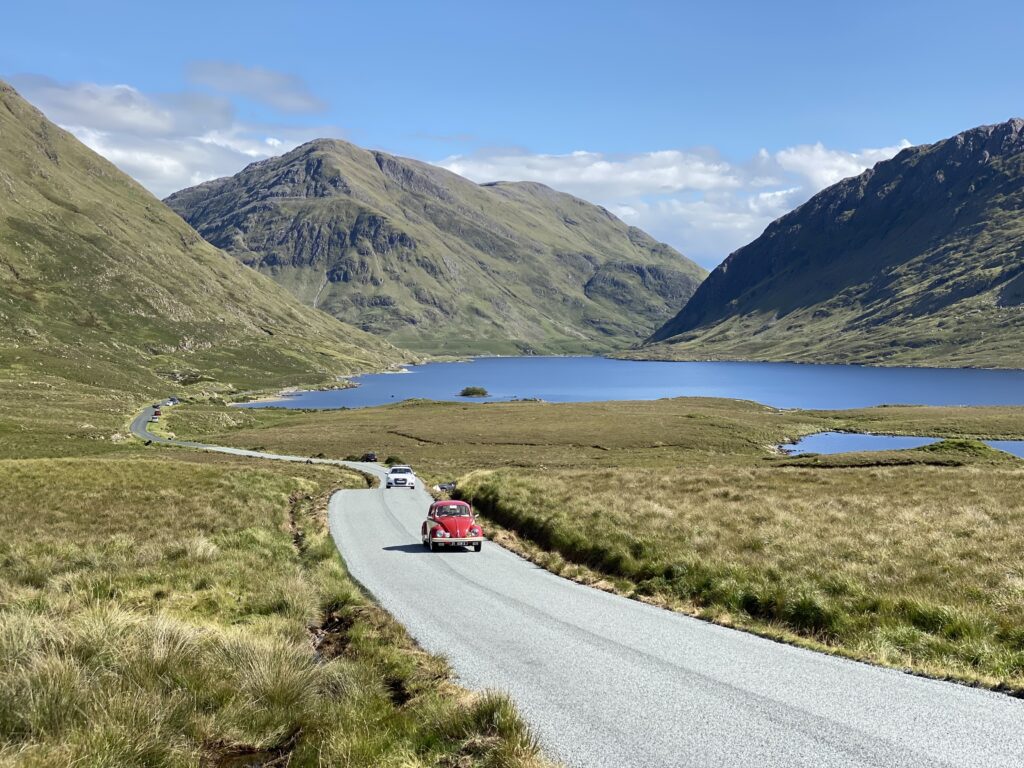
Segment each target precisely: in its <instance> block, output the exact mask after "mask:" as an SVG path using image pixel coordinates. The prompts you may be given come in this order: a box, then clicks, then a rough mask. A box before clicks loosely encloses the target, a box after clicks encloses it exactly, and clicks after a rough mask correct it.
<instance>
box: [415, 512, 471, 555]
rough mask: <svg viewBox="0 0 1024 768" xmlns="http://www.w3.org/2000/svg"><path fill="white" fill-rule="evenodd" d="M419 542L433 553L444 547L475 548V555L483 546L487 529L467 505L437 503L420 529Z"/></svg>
mask: <svg viewBox="0 0 1024 768" xmlns="http://www.w3.org/2000/svg"><path fill="white" fill-rule="evenodd" d="M420 541H421V542H422V543H423V546H424V547H427V548H428V549H430V551H431V552H434V551H436V550H438V549H440V548H441V547H472V548H473V551H474V552H479V551H480V548H481V547H482V546H483V542H484V529H483V528H481V527H480V524H479V523H478V522H477V521H476V518H475V517H474V516H473V508H472V507H471V506H469V504H467V503H466V502H464V501H435V502H434V503H433V504H431V505H430V508H429V509H428V510H427V519H426V520H424V521H423V525H422V526H420Z"/></svg>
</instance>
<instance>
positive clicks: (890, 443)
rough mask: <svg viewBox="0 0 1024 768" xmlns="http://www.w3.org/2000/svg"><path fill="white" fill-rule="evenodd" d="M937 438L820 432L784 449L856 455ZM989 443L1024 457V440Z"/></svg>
mask: <svg viewBox="0 0 1024 768" xmlns="http://www.w3.org/2000/svg"><path fill="white" fill-rule="evenodd" d="M939 439H940V438H937V437H908V436H906V435H865V434H859V433H852V432H818V433H817V434H814V435H808V436H807V437H805V438H803V439H802V440H799V441H798V442H796V443H793V444H791V445H783V446H780V448H782V449H783V450H784V451H786V453H788V454H790V455H791V456H802V455H804V454H807V453H824V454H828V453H854V452H857V451H899V450H905V449H908V448H920V447H921V446H924V445H930V444H931V443H936V442H938V441H939ZM985 444H986V445H988V446H990V447H992V448H997V449H999V450H1001V451H1006V452H1007V453H1012V454H1013V455H1014V456H1020V457H1021V458H1024V440H986V441H985Z"/></svg>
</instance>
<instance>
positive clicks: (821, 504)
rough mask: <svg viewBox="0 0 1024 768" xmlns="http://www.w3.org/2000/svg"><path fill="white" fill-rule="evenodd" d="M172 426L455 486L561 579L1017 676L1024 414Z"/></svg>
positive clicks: (851, 645)
mask: <svg viewBox="0 0 1024 768" xmlns="http://www.w3.org/2000/svg"><path fill="white" fill-rule="evenodd" d="M168 427H169V428H170V429H171V430H172V431H175V432H177V433H178V434H179V436H188V437H193V438H199V439H204V440H207V441H210V442H217V443H225V444H231V445H236V446H240V447H245V448H265V449H268V450H279V451H284V452H288V453H298V454H309V455H318V454H324V455H327V456H336V457H338V456H340V457H343V456H347V455H353V454H359V453H361V452H363V451H365V450H369V449H373V450H376V451H377V452H378V454H379V455H381V456H382V457H386V456H393V457H395V458H401V459H402V460H403V461H407V462H411V463H412V464H413V465H414V466H416V467H417V469H418V471H419V472H420V473H421V474H423V475H424V476H425V477H426V478H427V479H429V480H433V481H436V480H449V479H454V478H456V477H458V478H459V493H460V494H461V495H463V496H464V497H466V498H468V499H470V500H472V501H473V502H474V503H476V504H477V505H478V506H479V507H480V508H482V509H483V511H484V512H485V513H486V514H487V515H488V516H489V517H490V518H491V519H492V520H493V521H495V522H496V523H498V524H500V525H501V526H504V527H506V528H508V529H509V533H508V534H503V537H504V540H505V541H506V543H510V544H511V545H512V546H516V547H518V548H519V549H520V550H521V551H523V552H524V553H525V554H527V555H529V556H531V557H532V558H533V559H535V560H536V561H538V562H540V563H542V564H544V565H545V566H546V567H548V568H550V569H552V570H554V571H556V572H559V573H563V574H565V575H567V576H570V577H573V578H578V579H583V580H592V581H603V582H604V585H605V586H606V587H610V588H615V589H617V590H619V591H621V592H624V593H626V594H631V595H634V596H636V597H639V598H642V599H646V600H651V601H655V602H659V603H662V604H665V605H668V606H670V607H674V608H676V609H679V610H684V611H687V612H691V613H695V614H697V615H700V616H703V617H705V618H708V619H711V620H715V621H720V622H722V623H727V624H731V625H735V626H740V627H743V628H746V629H749V630H752V631H757V632H760V633H763V634H766V635H770V636H773V637H777V638H780V639H785V640H788V641H792V642H799V643H803V644H807V645H811V646H814V647H817V648H821V649H824V650H829V651H832V652H837V653H842V654H845V655H848V656H851V657H854V658H860V659H864V660H868V661H873V662H876V663H881V664H887V665H891V666H896V667H901V668H907V669H912V670H914V671H917V672H920V673H926V674H931V675H936V676H941V677H950V678H953V679H957V680H962V681H968V682H974V683H979V684H983V685H987V686H991V687H996V688H1002V689H1009V690H1014V691H1022V690H1024V564H1022V560H1021V558H1020V554H1019V553H1020V552H1021V549H1022V546H1024V502H1022V501H1021V493H1020V491H1021V488H1022V487H1024V485H1022V484H1024V463H1022V462H1021V461H1019V460H1017V459H1015V458H1013V457H1011V456H1009V455H1007V454H1004V453H1001V452H998V451H994V450H991V449H989V448H987V447H985V446H984V445H982V444H981V443H979V442H976V441H977V440H980V439H983V438H1006V439H1013V438H1022V437H1024V408H927V407H911V406H898V407H884V408H871V409H863V410H857V411H835V412H813V411H780V410H776V409H773V408H768V407H765V406H761V405H757V404H755V403H748V402H736V401H728V400H715V399H699V398H694V399H686V398H682V399H673V400H662V401H654V402H630V403H592V404H588V403H572V404H548V403H528V402H522V403H500V404H463V403H428V402H410V403H403V404H399V405H395V406H389V407H384V408H375V409H361V410H355V411H330V412H298V413H296V412H287V411H282V410H259V411H256V410H241V409H236V408H224V407H213V406H190V407H188V408H185V409H183V410H180V411H178V412H177V413H175V414H173V415H172V416H171V418H170V420H169V423H168ZM828 429H847V430H858V429H860V430H864V431H876V432H890V433H895V434H930V435H938V436H946V437H948V438H949V439H948V440H946V441H944V442H941V443H938V444H935V445H932V446H928V447H925V448H922V449H917V450H912V451H889V452H878V453H862V454H850V455H845V456H808V457H787V456H785V455H782V454H779V453H778V452H777V451H775V450H774V448H773V446H775V445H776V444H778V443H779V442H782V441H785V440H787V439H793V438H796V437H798V436H800V435H804V434H808V433H811V432H815V431H819V430H828Z"/></svg>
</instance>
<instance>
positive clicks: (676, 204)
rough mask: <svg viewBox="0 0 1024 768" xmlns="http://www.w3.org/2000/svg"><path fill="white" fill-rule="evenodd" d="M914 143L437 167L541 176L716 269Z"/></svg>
mask: <svg viewBox="0 0 1024 768" xmlns="http://www.w3.org/2000/svg"><path fill="white" fill-rule="evenodd" d="M907 146H910V144H909V142H907V141H902V142H900V143H899V144H897V145H894V146H890V147H881V148H877V149H863V150H859V151H854V152H849V151H842V150H835V149H829V148H827V147H825V146H824V145H822V144H821V143H818V144H811V145H800V146H794V147H787V148H785V149H782V150H779V151H777V152H769V151H768V150H767V149H761V150H759V151H758V152H757V153H756V154H755V155H754V156H753V157H752V158H750V159H749V160H747V161H746V162H742V163H730V162H728V161H726V160H723V159H722V158H720V157H718V156H717V155H714V154H712V153H709V152H686V151H681V150H675V149H673V150H661V151H656V152H645V153H639V154H633V155H617V156H611V155H604V154H602V153H600V152H587V151H576V152H571V153H568V154H561V155H547V154H530V153H527V152H524V151H521V150H517V151H509V150H490V151H488V150H482V151H480V152H477V153H475V154H472V155H452V156H450V157H447V158H445V159H443V160H440V161H438V162H437V163H436V164H437V165H439V166H441V167H443V168H447V169H448V170H450V171H454V172H455V173H459V174H462V175H463V176H467V177H469V178H471V179H473V180H474V181H478V182H488V181H538V182H541V183H543V184H547V185H549V186H551V187H554V188H555V189H559V190H562V191H564V192H570V193H572V194H575V195H578V196H580V197H582V198H585V199H587V200H591V201H593V202H596V203H600V204H602V205H604V206H605V207H606V208H608V209H609V210H610V211H612V212H613V213H615V214H616V215H617V216H619V217H620V218H621V219H623V220H624V221H626V222H627V223H629V224H632V225H634V226H638V227H640V228H641V229H645V230H647V231H648V232H650V233H651V234H652V235H654V236H655V237H657V238H659V239H661V240H664V241H665V242H668V243H670V244H672V245H673V246H675V247H676V248H677V249H679V250H681V251H682V252H683V253H685V254H686V255H688V256H690V257H691V258H693V259H695V260H697V261H699V262H700V263H702V264H704V265H705V266H707V267H713V266H715V265H716V264H718V262H720V261H721V260H722V259H723V258H725V257H726V256H727V255H728V254H729V253H731V252H732V251H733V250H735V249H736V248H738V247H740V246H741V245H744V244H746V243H748V242H750V241H751V240H753V239H754V238H756V237H757V236H758V235H760V234H761V232H762V231H764V228H765V227H766V226H767V225H768V224H769V223H770V222H772V221H773V220H774V219H777V218H778V217H779V216H782V215H783V214H785V213H787V212H788V211H790V210H792V209H793V208H794V207H795V206H797V205H799V204H800V203H802V202H804V201H805V200H807V199H808V198H809V197H810V196H811V195H813V194H814V193H816V192H818V191H820V190H821V189H823V188H824V187H827V186H829V185H831V184H834V183H835V182H837V181H839V180H840V179H843V178H845V177H847V176H854V175H856V174H858V173H860V172H861V171H863V170H864V169H865V168H868V167H870V166H872V165H874V164H875V163H876V162H879V161H880V160H885V159H888V158H890V157H892V156H893V155H895V154H896V153H897V152H898V151H899V150H901V149H903V148H904V147H907Z"/></svg>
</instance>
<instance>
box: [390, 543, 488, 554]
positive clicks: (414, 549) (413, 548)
mask: <svg viewBox="0 0 1024 768" xmlns="http://www.w3.org/2000/svg"><path fill="white" fill-rule="evenodd" d="M381 549H383V550H384V551H385V552H409V553H411V554H414V555H429V554H431V552H430V550H429V549H427V548H426V547H424V546H423V545H422V544H419V543H416V544H392V545H391V546H390V547H381ZM443 551H444V552H461V553H467V552H469V551H470V550H469V549H467V548H466V547H445V548H444V550H443ZM433 554H437V553H436V552H435V553H433Z"/></svg>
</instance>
